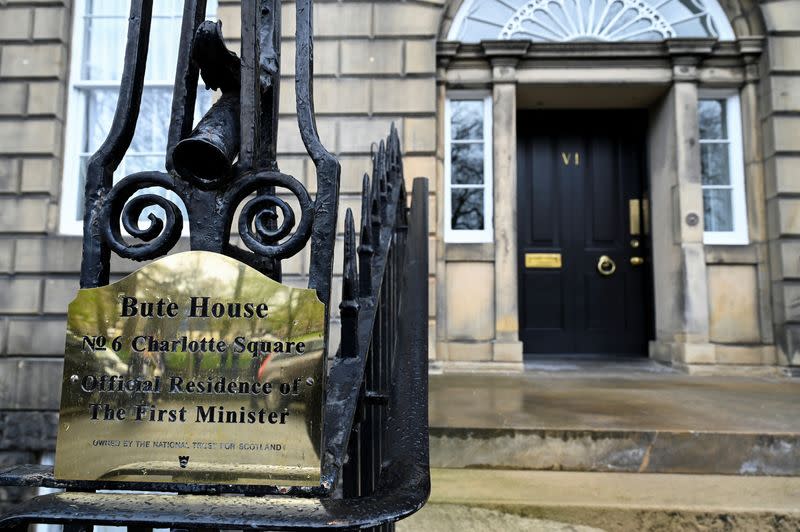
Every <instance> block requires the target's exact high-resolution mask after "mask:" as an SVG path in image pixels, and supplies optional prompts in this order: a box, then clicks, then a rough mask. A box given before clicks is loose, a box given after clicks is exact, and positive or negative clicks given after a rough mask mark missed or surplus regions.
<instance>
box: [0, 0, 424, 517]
mask: <svg viewBox="0 0 800 532" xmlns="http://www.w3.org/2000/svg"><path fill="white" fill-rule="evenodd" d="M152 5H153V0H133V1H132V2H131V16H130V21H129V28H128V44H127V48H126V59H125V66H124V70H123V82H122V85H121V88H120V97H119V100H118V106H117V111H116V114H115V117H114V122H113V124H112V128H111V132H110V133H109V135H108V138H107V139H106V141H105V142H104V143H103V145H102V146H101V147H100V149H99V150H98V151H97V153H95V155H94V156H93V157H92V158H91V160H90V162H89V165H88V170H87V179H86V203H85V219H84V240H83V263H82V269H81V286H83V287H94V286H101V285H105V284H108V280H109V270H110V256H111V252H112V251H113V252H114V253H116V254H117V255H120V256H122V257H126V258H131V259H135V260H148V259H153V258H157V257H160V256H163V255H164V254H166V253H167V252H169V251H170V250H171V249H172V248H173V247H174V245H175V244H176V243H177V242H178V240H179V238H180V236H181V234H182V228H183V216H184V215H183V214H182V211H181V210H180V208H179V207H178V206H177V205H176V204H175V203H174V202H172V201H171V200H169V199H167V198H165V197H162V196H158V195H155V194H152V193H149V192H148V191H147V190H145V189H147V188H150V187H154V186H156V187H162V188H165V189H167V190H170V191H172V192H174V193H175V194H176V195H177V196H178V197H180V198H181V200H182V201H183V203H184V206H185V208H186V212H187V214H188V218H189V220H188V221H189V227H190V237H189V238H190V244H191V248H192V249H195V250H206V251H214V252H217V253H223V254H226V255H229V256H232V257H234V258H237V259H238V260H241V261H242V262H245V263H247V264H249V265H251V266H253V267H254V268H256V269H258V270H260V271H261V272H263V273H264V274H266V275H268V276H270V277H272V278H273V279H276V280H280V279H281V260H282V259H284V258H287V257H290V256H291V255H293V254H294V253H297V252H298V251H299V250H300V249H302V248H303V247H304V246H305V245H306V243H308V242H309V240H310V245H311V263H310V269H309V287H310V288H314V289H316V290H317V293H318V295H319V297H320V299H321V300H322V302H323V303H324V304H325V307H326V318H327V317H328V316H329V315H330V304H331V301H330V296H331V286H332V275H333V256H334V243H335V240H336V222H337V210H338V195H339V173H340V167H339V163H338V161H337V160H336V158H335V157H334V156H333V155H332V154H331V153H329V152H328V151H327V150H326V149H325V147H324V146H323V145H322V143H321V142H320V139H319V136H318V134H317V131H316V125H315V122H314V108H313V90H312V83H311V82H312V78H313V64H312V56H313V54H312V49H313V39H312V34H313V30H312V26H311V21H312V7H313V6H312V0H297V2H296V9H297V13H296V16H297V24H296V25H297V35H296V43H297V53H296V83H295V92H296V101H297V121H298V126H299V129H300V133H301V137H302V139H303V142H304V144H305V146H306V149H307V151H308V153H309V156H310V157H311V159H312V161H313V162H314V166H315V168H316V177H317V193H316V196H315V198H314V199H313V200H312V199H311V197H310V195H309V194H308V192H307V190H306V189H305V187H304V186H303V185H302V184H301V183H300V182H299V181H297V180H296V179H295V178H293V177H291V176H289V175H286V174H283V173H281V172H280V171H279V170H278V164H277V153H276V146H277V123H278V101H279V97H278V89H279V86H280V83H279V77H280V19H281V17H280V7H281V2H280V0H242V58H241V60H240V59H239V58H238V57H236V55H235V54H233V53H232V52H230V51H228V50H227V49H226V48H225V45H224V42H223V40H222V35H221V31H220V27H219V26H218V25H215V24H214V23H211V22H206V21H204V20H203V13H204V11H205V1H204V0H196V1H194V0H186V1H185V3H184V5H185V7H184V19H183V26H182V31H181V37H180V51H179V61H178V67H177V72H176V83H175V92H174V95H173V108H172V117H171V122H170V130H169V137H168V147H167V148H168V149H167V158H166V161H165V167H166V169H167V171H168V172H166V173H165V172H159V171H150V172H140V173H137V174H132V175H129V176H127V177H125V178H123V179H122V180H120V181H119V182H118V183H116V184H114V183H113V174H114V171H115V170H116V168H117V166H118V165H119V164H120V162H121V160H122V158H123V156H124V154H125V152H126V151H127V149H128V147H129V145H130V143H131V140H132V137H133V131H134V128H135V124H136V121H137V118H138V110H139V105H140V103H141V97H142V87H143V79H144V71H145V65H146V57H147V47H148V43H149V28H150V19H151V14H152ZM198 76H202V77H203V79H204V81H205V82H206V84H207V85H208V86H210V87H212V88H220V89H221V90H222V97H221V98H220V100H219V102H218V103H217V104H215V106H214V107H212V109H211V110H210V111H209V112H208V113H207V114H206V116H205V117H204V118H203V119H202V120H201V122H200V124H198V126H197V127H196V128H195V129H194V130H193V131H190V129H191V116H192V110H193V108H194V104H195V99H196V89H197V81H198ZM372 159H373V168H372V179H370V177H369V175H365V176H364V181H363V190H362V210H361V223H360V231H359V235H358V245H356V240H357V239H356V229H355V223H354V219H353V214H352V212H351V211H350V210H349V209H348V210H347V213H346V217H345V224H344V225H345V231H344V263H343V264H344V266H343V272H342V273H343V289H342V301H341V304H340V305H339V308H340V314H341V328H342V334H341V342H340V345H339V346H338V349H336V350H335V356H333V357H331V360H330V364H329V369H328V378H327V383H326V390H325V403H324V414H323V415H324V421H323V423H324V426H323V435H322V437H323V443H322V453H321V457H320V459H321V465H322V475H321V482H320V485H319V486H318V487H315V488H290V489H285V488H279V487H277V486H255V487H253V486H237V485H224V486H219V485H198V484H185V483H169V484H165V483H159V484H148V483H119V482H114V483H111V482H100V481H92V482H86V481H62V480H57V479H55V478H54V477H53V470H52V467H51V466H43V465H22V466H11V467H6V468H3V469H0V485H2V486H17V487H47V488H57V489H63V490H65V491H64V492H61V493H52V494H47V495H41V496H38V497H35V498H32V499H30V500H28V501H24V502H22V503H20V504H18V505H17V506H15V507H13V508H12V509H11V510H10V511H9V512H7V513H6V514H5V515H3V516H2V517H0V527H1V528H15V529H24V528H25V527H26V526H27V525H28V524H31V523H61V524H64V525H65V526H66V527H68V528H69V529H70V530H87V529H89V528H91V526H93V525H121V526H128V527H130V528H137V529H141V528H144V529H150V528H156V527H172V528H187V529H199V528H207V529H223V528H224V529H264V530H308V529H343V530H350V529H366V530H392V529H393V527H394V525H393V523H394V522H395V521H396V520H398V519H401V518H403V517H404V516H407V515H409V514H411V513H413V512H414V511H416V510H417V509H419V508H420V507H421V506H422V505H423V504H424V502H425V500H426V499H427V496H428V493H429V491H430V478H429V471H428V422H427V420H428V418H427V405H428V401H427V349H428V338H427V335H428V333H427V331H428V322H427V320H428V296H427V290H428V240H427V235H428V219H427V197H428V188H427V180H425V179H422V178H418V179H415V180H414V182H413V190H412V194H411V207H410V209H409V208H408V207H407V205H408V197H407V192H406V184H405V183H406V181H405V177H404V175H403V165H402V157H401V148H400V140H399V135H398V132H397V130H396V129H395V128H394V127H392V129H391V131H390V133H389V135H388V137H387V138H386V139H385V140H383V141H381V142H380V143H379V144H377V145H376V146H375V147H374V149H373V156H372ZM234 160H235V161H236V162H235V163H234ZM193 162H194V163H199V164H194V165H193V164H192V163H193ZM208 169H213V171H211V172H209V171H207V170H208ZM277 189H285V190H288V192H289V193H291V194H292V195H294V196H295V198H297V200H298V204H299V211H300V213H299V214H300V219H299V221H296V220H295V213H294V211H293V210H292V208H291V207H290V206H289V204H288V203H287V202H286V201H285V200H284V199H283V197H282V196H281V195H280V194H278V193H277ZM242 203H244V206H243V208H242V209H241V211H238V208H239V206H240V204H242ZM151 206H156V207H160V208H161V209H162V211H163V214H162V216H161V218H159V217H158V216H156V215H155V214H149V215H148V217H149V219H150V226H149V227H147V228H146V229H141V228H140V227H139V218H140V217H141V215H142V213H143V212H145V209H146V208H147V207H151ZM278 211H280V213H281V214H282V216H281V217H278V216H277V212H278ZM236 212H241V214H240V215H239V219H238V233H239V236H240V238H241V240H242V242H243V244H244V245H245V246H246V248H247V249H243V248H240V247H237V246H234V245H232V244H231V243H230V234H231V227H232V225H233V223H234V220H233V218H234V216H235V213H236ZM278 220H281V222H280V224H278ZM120 222H121V223H122V227H123V228H124V229H125V231H122V228H121V227H120ZM131 236H132V237H134V239H135V241H133V242H128V241H127V240H126V239H127V238H130V237H131ZM329 348H330V346H328V345H326V353H328V352H331V353H333V351H332V350H330V349H329ZM115 489H116V490H119V489H127V490H134V491H139V492H140V493H119V492H117V493H115V492H102V493H98V490H115ZM150 490H153V491H164V490H169V491H170V492H172V493H144V492H145V491H150ZM223 493H225V494H232V495H235V494H238V495H240V496H224V497H223V496H220V495H221V494H223Z"/></svg>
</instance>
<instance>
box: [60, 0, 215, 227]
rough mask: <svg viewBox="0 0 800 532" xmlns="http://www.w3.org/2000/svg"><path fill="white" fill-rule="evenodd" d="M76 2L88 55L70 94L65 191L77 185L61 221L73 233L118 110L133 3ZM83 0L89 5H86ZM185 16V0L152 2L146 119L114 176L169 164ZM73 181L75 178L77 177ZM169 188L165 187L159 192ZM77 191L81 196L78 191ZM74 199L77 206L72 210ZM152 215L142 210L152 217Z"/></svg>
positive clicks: (202, 106) (210, 13) (204, 102)
mask: <svg viewBox="0 0 800 532" xmlns="http://www.w3.org/2000/svg"><path fill="white" fill-rule="evenodd" d="M76 7H77V8H78V12H77V14H76V18H78V19H79V20H76V31H82V36H81V35H76V37H75V42H79V43H82V46H81V48H82V50H75V53H76V54H79V55H78V57H80V58H81V60H80V61H79V62H77V63H78V64H77V65H75V73H74V74H73V76H72V77H73V82H72V91H71V94H70V98H71V99H73V102H71V104H70V108H71V114H70V117H69V120H70V124H69V127H70V132H71V133H70V136H69V137H68V142H71V143H73V146H74V147H73V148H71V149H70V148H68V150H67V151H68V158H67V159H66V160H65V165H64V166H65V178H64V183H65V184H64V186H65V197H66V196H67V195H68V194H67V191H68V189H69V188H70V187H74V191H77V192H74V191H69V192H70V193H71V196H70V197H74V198H75V200H76V201H75V202H74V203H73V202H71V201H67V202H66V203H65V209H68V211H67V212H65V213H64V214H63V215H62V226H65V225H67V226H70V227H64V229H65V230H67V231H69V232H72V231H76V230H77V229H79V227H80V226H79V225H76V224H79V223H80V221H81V220H82V219H83V189H84V184H85V177H86V175H85V174H86V166H87V162H88V160H89V157H91V155H92V154H93V153H94V152H95V151H96V150H97V149H98V148H99V147H100V145H101V144H102V143H103V141H104V140H105V138H106V136H107V135H108V132H109V129H110V127H111V123H112V120H113V117H114V112H115V110H116V103H117V96H118V92H119V83H120V78H121V77H122V67H123V62H124V58H125V45H126V38H127V31H128V17H129V11H130V2H129V1H128V0H84V1H83V2H78V3H77V5H76ZM81 7H82V9H81ZM216 10H217V1H216V0H208V2H207V10H206V17H207V18H212V19H213V18H214V15H215V14H216ZM182 17H183V0H158V1H157V2H154V3H153V18H152V21H151V29H150V43H149V47H148V55H147V69H146V72H145V87H144V90H143V93H142V103H141V108H140V111H139V120H138V122H137V123H136V131H135V134H134V137H133V141H132V142H131V146H130V148H129V149H128V152H127V153H126V155H125V158H124V159H123V161H122V163H121V164H120V166H119V167H118V169H117V171H116V172H115V174H114V178H115V180H119V179H121V178H122V177H124V176H125V175H129V174H131V173H133V172H139V171H145V170H160V171H163V170H164V160H165V152H166V147H167V134H168V130H169V120H170V114H171V107H172V83H173V81H174V77H175V66H176V64H177V53H178V40H179V38H180V29H181V23H182ZM212 94H213V93H212V92H211V91H207V90H205V88H204V86H203V85H200V87H199V89H198V91H197V104H196V107H195V117H194V118H195V121H197V120H199V118H200V117H201V116H202V115H203V114H205V112H206V111H207V110H208V109H209V108H210V107H211V103H212ZM70 182H71V184H70ZM156 192H157V193H160V194H162V195H167V193H166V191H163V190H161V191H156ZM75 194H77V197H76V196H75ZM70 205H74V209H69V208H68V207H69V206H70ZM146 214H147V213H145V214H143V216H145V217H146Z"/></svg>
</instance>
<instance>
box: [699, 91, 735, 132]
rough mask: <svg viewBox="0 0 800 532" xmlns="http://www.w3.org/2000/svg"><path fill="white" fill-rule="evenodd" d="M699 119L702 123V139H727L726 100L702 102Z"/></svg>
mask: <svg viewBox="0 0 800 532" xmlns="http://www.w3.org/2000/svg"><path fill="white" fill-rule="evenodd" d="M697 119H698V122H699V123H700V138H701V139H724V138H727V136H728V134H727V133H728V132H727V125H726V120H725V100H700V102H699V105H698V112H697Z"/></svg>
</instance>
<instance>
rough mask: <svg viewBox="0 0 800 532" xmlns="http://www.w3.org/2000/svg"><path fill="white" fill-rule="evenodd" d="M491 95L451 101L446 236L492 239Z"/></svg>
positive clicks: (448, 136) (454, 239) (462, 240)
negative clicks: (489, 109)
mask: <svg viewBox="0 0 800 532" xmlns="http://www.w3.org/2000/svg"><path fill="white" fill-rule="evenodd" d="M489 105H490V102H489V99H488V98H459V99H451V100H449V102H448V116H449V123H448V128H449V130H448V135H447V141H448V144H447V157H448V160H447V170H448V178H447V191H446V194H447V196H446V202H447V205H446V208H447V212H448V218H447V222H446V223H447V227H446V228H445V238H446V239H447V240H449V241H454V242H486V241H489V240H490V239H491V200H492V196H491V188H490V186H491V164H490V160H489V157H490V155H491V154H489V153H487V151H486V150H487V149H489V148H488V147H487V146H491V144H490V140H491V139H490V128H489V124H487V123H486V121H487V116H488V114H487V109H488V108H489V107H488V106H489Z"/></svg>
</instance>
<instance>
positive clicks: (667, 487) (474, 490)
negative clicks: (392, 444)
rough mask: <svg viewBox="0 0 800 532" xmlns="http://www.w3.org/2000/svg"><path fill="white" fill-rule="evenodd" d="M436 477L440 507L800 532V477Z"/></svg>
mask: <svg viewBox="0 0 800 532" xmlns="http://www.w3.org/2000/svg"><path fill="white" fill-rule="evenodd" d="M431 477H432V488H433V489H432V493H431V498H430V502H429V504H432V505H434V506H436V505H454V506H461V507H472V508H486V509H491V510H495V511H500V512H504V513H510V514H514V515H518V516H522V517H527V518H534V519H546V520H550V521H555V522H557V523H567V524H579V525H586V526H592V527H596V528H600V529H602V530H609V531H614V530H652V529H658V530H709V531H711V530H787V531H788V530H798V529H800V502H798V501H800V478H787V477H741V476H740V477H734V476H726V475H674V474H651V475H636V474H628V473H603V474H598V473H584V472H553V471H507V470H471V469H459V470H454V469H434V470H433V471H432V475H431ZM475 529H476V528H470V527H468V526H467V527H465V528H463V530H475Z"/></svg>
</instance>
